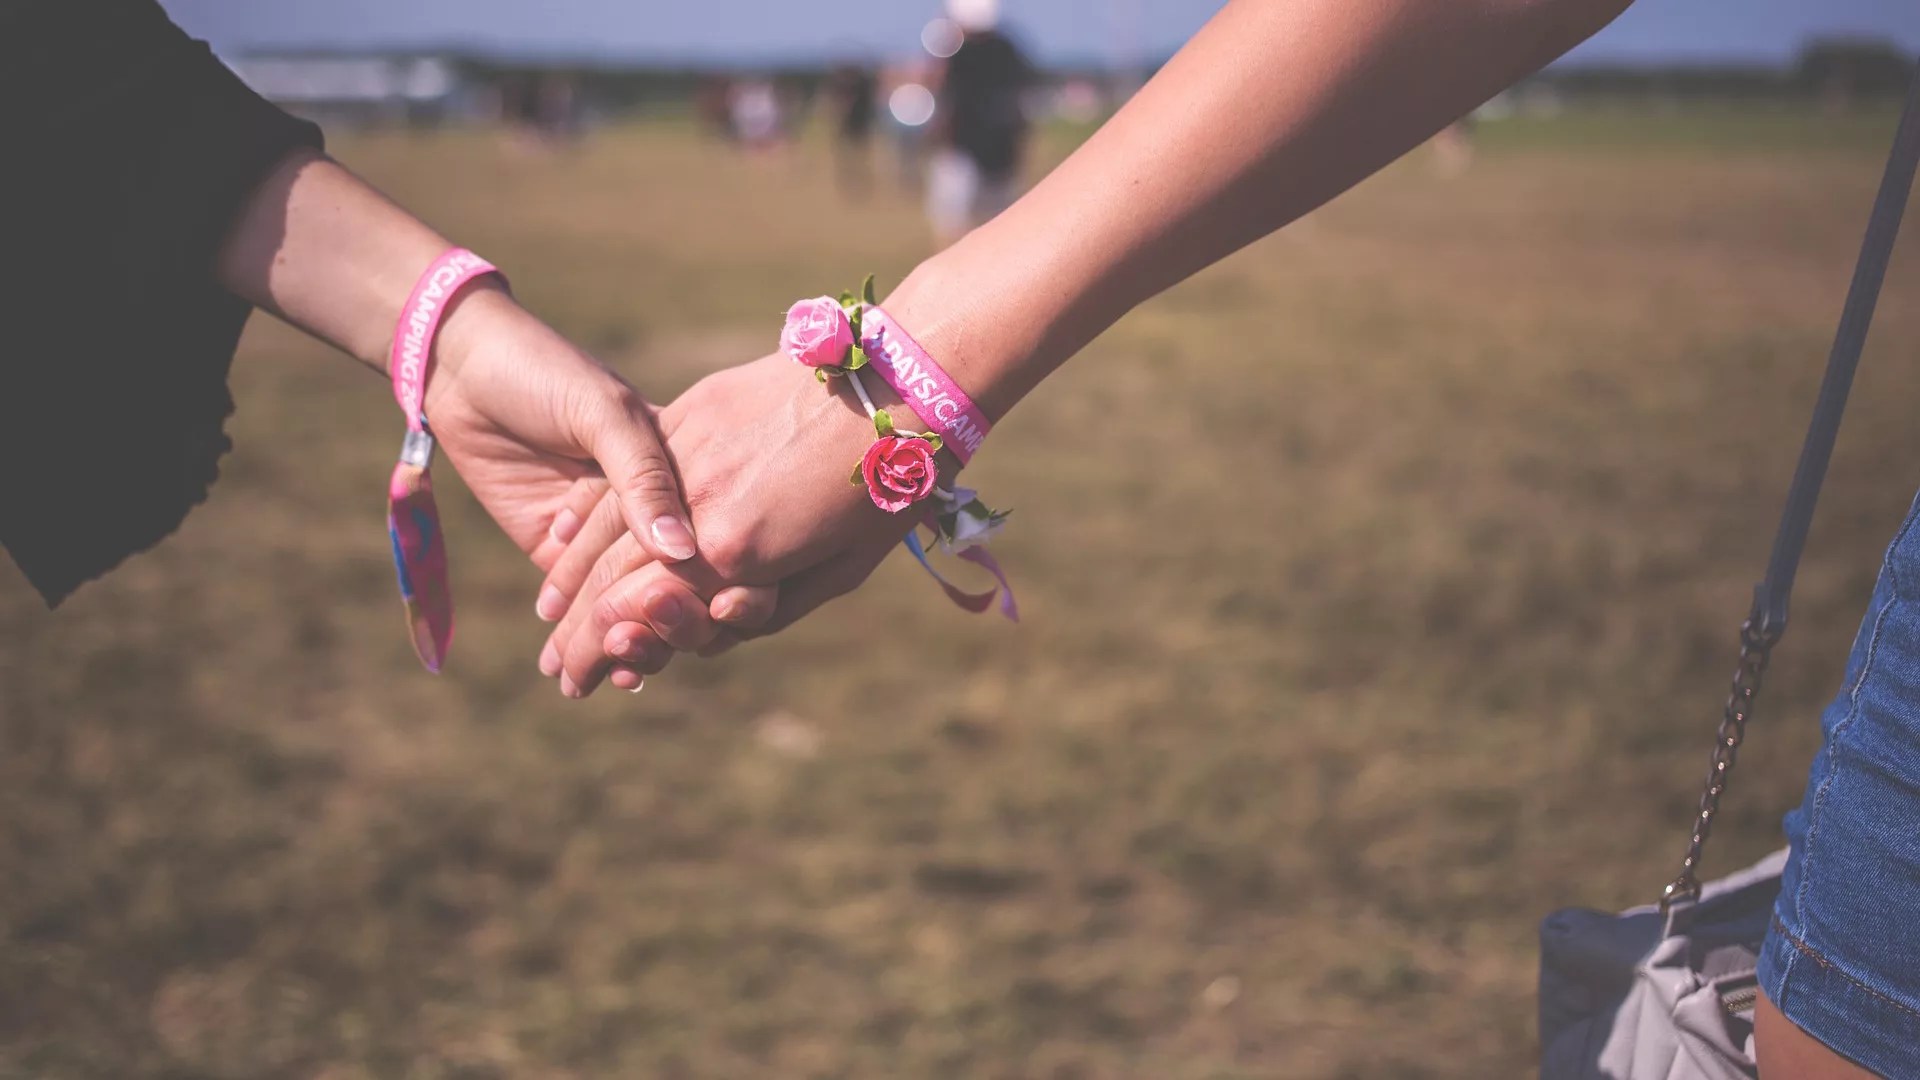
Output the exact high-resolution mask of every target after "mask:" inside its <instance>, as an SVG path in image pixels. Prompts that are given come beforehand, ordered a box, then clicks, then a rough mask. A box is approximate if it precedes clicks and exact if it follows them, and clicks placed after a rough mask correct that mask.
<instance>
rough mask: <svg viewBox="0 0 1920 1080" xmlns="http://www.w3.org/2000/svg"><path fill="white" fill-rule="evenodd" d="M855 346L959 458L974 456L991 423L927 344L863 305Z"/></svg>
mask: <svg viewBox="0 0 1920 1080" xmlns="http://www.w3.org/2000/svg"><path fill="white" fill-rule="evenodd" d="M860 349H861V351H863V352H865V353H866V354H867V360H868V366H869V367H871V368H873V369H874V370H875V371H878V372H879V373H880V377H881V378H883V379H885V380H886V381H887V385H888V386H891V387H893V392H894V393H896V394H899V395H900V400H901V401H904V402H906V404H907V408H909V409H912V410H913V412H914V415H916V416H918V417H920V419H921V421H922V422H924V423H925V424H926V425H927V427H928V428H929V429H931V430H933V431H935V432H937V433H939V435H940V437H941V439H942V441H944V442H945V443H946V445H947V447H948V449H951V450H952V451H953V453H954V456H955V457H958V458H959V459H960V464H962V465H965V464H966V463H967V462H969V461H971V460H973V453H974V451H976V450H978V449H980V444H981V443H982V442H984V441H985V440H986V437H987V432H988V431H990V430H992V428H993V423H992V422H991V421H989V420H988V419H987V414H986V413H983V412H981V411H980V407H979V406H978V405H975V404H974V403H973V399H972V398H970V397H968V396H967V392H966V391H964V390H962V389H960V384H958V383H956V382H954V381H953V377H952V376H950V375H948V374H947V373H946V371H945V370H944V369H943V368H941V366H940V365H939V364H937V363H935V362H934V360H933V357H932V356H931V355H929V354H928V352H927V350H925V349H923V348H921V347H920V343H919V342H917V341H915V340H913V337H912V335H910V334H908V333H907V332H906V331H905V330H903V329H901V328H900V324H899V323H897V322H895V321H894V320H893V316H891V315H888V314H887V313H886V312H885V311H883V310H882V309H881V308H880V307H878V306H877V305H870V306H868V307H867V309H866V311H865V312H864V313H863V314H862V315H861V316H860Z"/></svg>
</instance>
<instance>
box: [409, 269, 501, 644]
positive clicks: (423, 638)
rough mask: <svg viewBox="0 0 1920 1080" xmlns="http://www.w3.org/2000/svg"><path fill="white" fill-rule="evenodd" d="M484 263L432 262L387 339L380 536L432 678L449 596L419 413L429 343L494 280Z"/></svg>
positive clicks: (429, 449)
mask: <svg viewBox="0 0 1920 1080" xmlns="http://www.w3.org/2000/svg"><path fill="white" fill-rule="evenodd" d="M497 273H499V271H498V270H496V269H495V268H494V266H493V264H492V263H490V262H488V261H487V260H485V259H482V258H481V257H480V256H478V255H475V254H474V253H473V252H471V251H468V250H466V249H465V248H455V249H453V250H452V251H449V252H447V253H446V254H444V255H442V256H440V257H439V258H438V259H435V260H434V261H433V265H432V266H429V267H427V272H426V273H424V274H422V275H420V280H419V282H418V283H417V284H415V285H414V287H413V294H412V295H411V296H408V297H407V303H406V306H404V307H402V308H401V309H400V324H399V326H398V327H397V328H395V330H394V333H393V348H392V351H391V352H390V353H389V354H388V357H387V370H388V372H389V373H390V374H391V375H392V376H393V396H394V399H395V400H396V401H398V402H399V403H400V409H401V411H402V412H404V413H406V416H407V438H406V441H405V442H403V443H402V444H401V446H400V463H399V464H397V465H395V466H394V468H393V477H392V478H391V479H390V480H389V481H388V483H387V536H388V538H389V539H390V540H392V542H393V568H394V572H395V574H396V575H397V576H398V577H399V579H400V600H401V602H402V603H404V604H405V605H406V609H407V626H408V629H409V631H410V632H411V634H412V637H413V650H414V652H416V653H418V654H419V656H420V662H421V663H422V664H425V665H426V667H427V670H428V671H432V672H435V673H438V672H439V670H440V665H441V664H442V663H444V662H445V661H446V657H447V650H448V648H449V647H450V646H451V645H452V644H453V590H452V588H451V587H450V586H449V585H448V581H447V545H446V536H445V534H444V532H443V531H442V530H441V528H440V510H439V507H438V506H436V505H435V504H434V501H433V477H432V474H431V473H430V472H429V470H430V469H431V468H432V465H433V446H434V443H433V434H432V432H431V431H430V430H429V428H428V427H427V416H426V413H425V412H424V411H423V409H422V403H423V402H424V401H425V400H426V394H427V376H428V374H430V369H431V367H432V362H433V339H434V337H435V336H436V335H437V334H438V333H439V332H440V321H441V320H442V319H444V318H445V317H446V314H447V307H448V305H449V304H451V303H452V302H453V298H454V297H455V296H456V295H458V294H459V292H460V290H461V289H463V288H465V287H466V286H467V285H468V283H470V282H472V281H473V280H474V279H475V278H478V277H483V276H485V275H487V274H497Z"/></svg>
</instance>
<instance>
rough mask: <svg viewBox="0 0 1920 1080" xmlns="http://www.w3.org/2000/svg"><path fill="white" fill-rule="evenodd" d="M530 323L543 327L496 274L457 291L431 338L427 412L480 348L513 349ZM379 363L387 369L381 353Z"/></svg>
mask: <svg viewBox="0 0 1920 1080" xmlns="http://www.w3.org/2000/svg"><path fill="white" fill-rule="evenodd" d="M529 327H539V328H541V329H544V328H545V327H544V324H542V323H540V322H539V320H537V319H535V318H534V317H533V316H532V315H531V314H530V313H529V312H528V311H527V310H526V309H525V308H523V307H521V306H520V305H519V303H517V302H516V301H515V300H514V299H513V296H512V294H510V293H509V292H507V289H506V285H505V283H504V282H502V281H501V280H500V278H499V277H498V276H497V275H491V274H490V275H487V276H486V277H482V278H479V279H477V280H475V281H473V282H471V283H470V284H468V285H467V286H466V287H465V288H463V289H461V290H460V292H459V293H458V294H456V295H455V296H454V298H453V302H452V303H451V304H450V305H449V306H448V308H447V313H446V315H445V317H444V318H443V319H442V321H441V324H440V332H439V335H438V336H437V337H436V338H435V339H434V345H433V359H432V365H431V367H430V368H429V373H428V377H427V388H426V399H425V407H426V413H427V416H428V417H429V418H431V417H432V416H434V415H435V411H434V403H435V402H437V401H442V400H445V398H446V396H447V395H448V394H449V393H450V392H452V391H454V390H455V389H456V388H457V387H458V386H459V384H460V382H461V380H462V379H463V378H464V377H465V374H466V369H467V367H468V366H469V364H470V363H472V361H473V359H474V358H475V357H476V356H477V355H479V353H480V352H481V350H483V349H487V348H495V349H497V348H501V347H511V345H512V343H513V342H514V341H516V340H518V339H519V338H521V337H522V336H524V335H525V334H526V332H527V330H528V329H529ZM379 366H380V368H381V370H383V371H384V370H386V367H387V357H386V355H385V354H384V353H383V354H382V355H381V358H380V364H379ZM389 374H390V373H389Z"/></svg>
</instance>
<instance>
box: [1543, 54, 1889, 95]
mask: <svg viewBox="0 0 1920 1080" xmlns="http://www.w3.org/2000/svg"><path fill="white" fill-rule="evenodd" d="M1914 62H1915V61H1914V57H1913V56H1912V55H1910V54H1909V53H1907V52H1905V51H1903V50H1901V49H1900V48H1899V47H1898V46H1896V45H1895V44H1894V43H1893V42H1890V41H1885V40H1879V39H1853V38H1827V39H1817V40H1813V41H1809V42H1808V43H1807V44H1806V46H1805V47H1803V48H1802V49H1801V50H1800V53H1799V55H1798V57H1797V58H1796V59H1795V60H1794V62H1793V63H1792V64H1790V65H1786V66H1769V65H1760V64H1685V65H1663V66H1649V65H1641V64H1632V65H1629V64H1580V65H1569V66H1566V67H1561V68H1553V69H1549V70H1548V71H1546V72H1544V73H1542V74H1541V75H1540V76H1539V77H1538V79H1537V80H1536V85H1542V86H1548V87H1551V88H1553V89H1555V90H1557V91H1559V92H1561V93H1562V94H1564V95H1565V96H1566V97H1568V98H1569V99H1575V98H1589V97H1600V98H1619V99H1649V100H1651V99H1677V100H1700V99H1714V100H1728V101H1740V100H1749V101H1766V100H1775V101H1778V100H1801V101H1815V102H1820V103H1822V104H1825V105H1827V106H1829V107H1836V108H1845V107H1850V106H1852V105H1855V104H1863V103H1874V102H1878V101H1883V100H1886V99H1888V98H1897V97H1898V96H1899V95H1900V94H1902V93H1903V92H1905V90H1906V87H1907V83H1908V81H1909V80H1910V79H1911V78H1912V77H1913V71H1914Z"/></svg>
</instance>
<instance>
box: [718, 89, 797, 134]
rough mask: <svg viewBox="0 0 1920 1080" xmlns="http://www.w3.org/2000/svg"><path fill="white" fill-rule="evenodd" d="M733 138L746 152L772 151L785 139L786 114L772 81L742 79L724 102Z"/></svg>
mask: <svg viewBox="0 0 1920 1080" xmlns="http://www.w3.org/2000/svg"><path fill="white" fill-rule="evenodd" d="M727 108H728V113H729V115H730V116H731V118H732V120H733V137H734V139H735V140H736V141H738V142H739V143H740V145H741V146H744V147H746V148H747V149H749V150H773V149H776V148H778V147H779V146H780V144H781V143H782V141H784V139H785V137H786V125H785V112H784V110H783V109H782V106H781V101H780V93H779V91H778V90H777V89H776V88H775V87H774V85H773V80H772V79H765V78H758V79H743V80H741V81H738V82H735V83H734V84H733V87H732V90H731V93H730V95H729V97H728V100H727Z"/></svg>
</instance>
